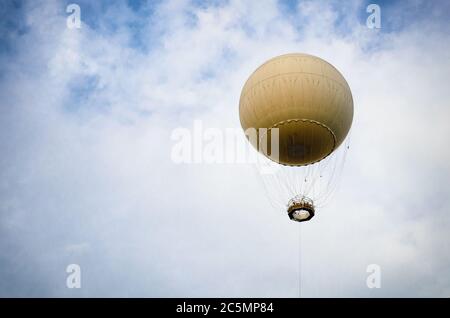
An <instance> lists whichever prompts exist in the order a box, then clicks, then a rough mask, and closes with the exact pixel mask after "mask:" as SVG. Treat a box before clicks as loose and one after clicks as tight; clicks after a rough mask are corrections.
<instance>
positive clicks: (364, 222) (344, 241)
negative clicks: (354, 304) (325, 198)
mask: <svg viewBox="0 0 450 318" xmlns="http://www.w3.org/2000/svg"><path fill="white" fill-rule="evenodd" d="M69 3H71V2H67V1H50V0H49V1H23V2H22V1H2V2H1V4H0V151H1V155H0V296H4V297H5V296H32V297H37V296H41V297H47V296H56V297H58V296H64V297H80V296H81V297H84V296H106V297H109V296H118V297H125V296H144V297H158V296H160V297H161V296H162V297H182V296H186V297H187V296H191V297H266V296H273V297H298V295H299V267H301V282H302V288H301V289H302V296H306V297H321V296H322V297H329V296H335V297H343V296H352V297H390V296H396V297H398V296H406V297H415V296H425V297H429V296H438V297H442V296H446V297H449V296H450V248H449V246H450V234H449V233H450V232H449V228H450V211H449V209H450V188H449V181H450V164H449V162H450V150H449V148H448V147H449V142H448V137H449V136H450V126H449V124H448V121H449V118H450V110H449V101H450V89H449V79H450V41H449V34H450V25H449V23H448V21H449V12H450V5H449V2H448V1H425V0H424V1H420V0H416V1H399V2H397V3H396V2H391V1H389V2H386V3H385V2H384V1H383V2H379V3H378V4H379V5H380V7H381V29H370V28H368V27H367V26H366V19H367V16H368V15H369V13H367V12H366V7H367V5H368V4H369V2H365V1H346V2H345V3H344V2H343V1H331V2H328V1H314V2H310V1H295V0H292V1H271V0H264V1H256V0H255V1H238V0H236V1H233V0H230V1H211V2H203V1H182V0H181V1H161V2H155V1H149V2H146V1H128V2H127V1H104V2H100V1H76V2H75V3H77V4H78V5H79V6H80V8H81V28H80V29H77V28H68V27H67V23H66V19H67V16H68V15H69V13H66V7H67V5H68V4H69ZM289 52H304V53H309V54H314V55H317V56H319V57H322V58H323V59H325V60H327V61H329V62H330V63H332V64H333V65H335V66H336V67H337V68H338V69H339V70H340V71H341V73H342V74H343V75H344V77H345V78H346V79H347V81H348V83H349V85H350V87H351V90H352V94H353V99H354V107H355V116H354V122H353V126H352V131H351V144H350V145H351V147H350V150H349V152H348V159H347V162H346V166H345V168H344V171H343V176H342V180H341V183H340V188H339V191H338V192H337V193H336V195H335V196H334V198H333V200H332V201H331V202H330V204H329V205H328V206H326V207H324V208H323V209H321V210H320V211H318V213H317V215H316V217H315V218H314V219H313V220H312V221H310V222H308V223H305V224H302V226H301V231H302V238H301V245H299V224H298V223H295V222H291V221H290V220H289V219H288V218H287V217H286V214H285V213H284V211H280V210H277V209H274V208H273V207H272V206H271V204H270V202H269V201H268V199H267V198H266V195H265V192H264V188H263V186H262V184H261V181H260V179H259V178H258V176H257V175H256V172H255V169H254V167H252V166H251V165H249V164H176V163H174V162H173V161H172V160H171V150H172V147H173V145H174V141H173V140H171V134H172V132H173V130H174V129H176V128H177V127H185V128H188V129H192V128H193V124H194V121H195V120H201V121H202V123H203V125H204V126H206V127H211V128H220V129H225V128H239V127H240V124H239V116H238V104H239V95H240V91H241V88H242V86H243V84H244V82H245V80H246V79H247V77H248V76H249V75H250V73H251V72H252V71H253V70H254V69H255V68H256V67H257V66H259V65H260V64H261V63H263V62H264V61H265V60H267V59H269V58H271V57H273V56H276V55H279V54H284V53H289ZM243 142H244V141H243ZM300 250H301V253H300ZM299 253H300V254H299ZM299 256H301V257H299ZM299 259H301V266H299ZM72 263H74V264H79V265H80V267H81V282H82V287H81V288H80V289H68V288H67V286H66V277H67V275H68V274H67V273H66V267H67V266H68V265H69V264H72ZM369 264H378V265H379V266H380V268H381V288H379V289H369V288H368V287H367V285H366V278H367V276H368V275H369V274H368V273H367V272H366V268H367V266H368V265H369Z"/></svg>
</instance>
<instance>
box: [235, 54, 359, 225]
mask: <svg viewBox="0 0 450 318" xmlns="http://www.w3.org/2000/svg"><path fill="white" fill-rule="evenodd" d="M239 117H240V122H241V126H242V128H243V129H244V131H248V130H249V129H256V135H257V138H248V140H249V142H250V143H251V144H252V146H253V147H255V149H257V150H258V151H259V152H260V153H262V154H263V155H264V156H266V157H267V158H268V159H270V160H272V161H273V162H275V163H277V164H281V165H283V166H285V167H287V168H288V169H284V168H283V169H280V170H281V172H277V173H273V174H270V175H269V181H267V180H266V181H265V183H266V184H267V188H268V190H269V193H270V195H273V194H274V193H273V192H276V191H278V192H281V193H282V194H283V197H284V198H283V200H286V201H285V202H284V204H286V203H287V201H288V199H291V200H290V201H289V203H287V208H288V213H289V216H290V218H291V219H293V220H296V221H304V220H309V219H311V218H312V217H313V216H314V207H315V206H317V204H318V203H320V204H321V203H323V202H324V201H325V199H326V198H328V197H329V195H330V194H331V192H332V191H331V190H332V188H333V187H332V186H331V185H332V184H335V182H334V181H335V179H336V170H339V169H338V168H339V167H340V164H341V161H342V158H344V159H345V153H346V149H347V148H348V147H345V149H344V151H341V154H340V155H339V156H337V157H339V158H340V159H339V160H337V161H336V160H334V159H335V158H332V157H333V155H334V153H335V152H336V150H337V149H338V148H339V146H340V145H341V144H342V143H343V142H344V140H345V139H346V136H347V135H348V133H349V130H350V127H351V124H352V120H353V98H352V94H351V91H350V87H349V85H348V84H347V82H346V80H345V79H344V77H343V76H342V75H341V73H340V72H339V71H338V70H337V69H336V68H335V67H334V66H332V65H331V64H330V63H328V62H326V61H324V60H323V59H321V58H319V57H316V56H313V55H308V54H302V53H293V54H286V55H281V56H278V57H275V58H272V59H270V60H269V61H267V62H265V63H264V64H262V65H261V66H260V67H258V68H257V69H256V70H255V71H254V72H253V74H251V76H250V77H249V78H248V80H247V82H246V83H245V85H244V87H243V89H242V92H241V97H240V101H239ZM247 137H248V136H247ZM342 153H343V155H342ZM330 162H331V164H330ZM292 169H294V170H292ZM338 172H339V171H338ZM265 178H266V177H265ZM273 178H275V179H273ZM320 184H322V186H319V185H320ZM274 188H277V189H274ZM293 201H295V204H294V203H293ZM312 202H314V203H312ZM293 207H295V209H293ZM305 211H306V212H305Z"/></svg>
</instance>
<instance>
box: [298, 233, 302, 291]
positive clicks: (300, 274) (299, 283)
mask: <svg viewBox="0 0 450 318" xmlns="http://www.w3.org/2000/svg"><path fill="white" fill-rule="evenodd" d="M298 246H299V250H298V298H302V227H301V224H299V227H298Z"/></svg>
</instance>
